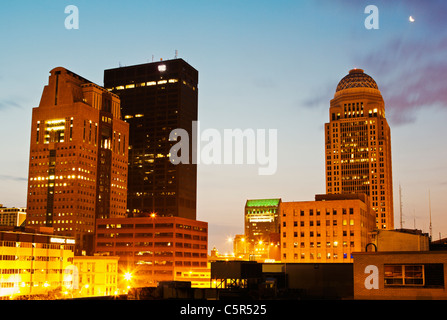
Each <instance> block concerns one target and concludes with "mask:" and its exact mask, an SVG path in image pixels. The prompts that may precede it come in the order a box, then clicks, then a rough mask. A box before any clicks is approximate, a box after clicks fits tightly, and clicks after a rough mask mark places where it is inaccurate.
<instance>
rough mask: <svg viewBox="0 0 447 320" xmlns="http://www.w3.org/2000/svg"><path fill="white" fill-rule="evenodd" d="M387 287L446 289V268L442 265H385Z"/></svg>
mask: <svg viewBox="0 0 447 320" xmlns="http://www.w3.org/2000/svg"><path fill="white" fill-rule="evenodd" d="M384 273H385V276H384V279H385V286H406V287H414V286H423V287H444V266H443V264H441V263H434V264H424V265H385V267H384Z"/></svg>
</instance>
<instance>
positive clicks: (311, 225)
mask: <svg viewBox="0 0 447 320" xmlns="http://www.w3.org/2000/svg"><path fill="white" fill-rule="evenodd" d="M308 222H309V227H313V226H314V225H315V226H317V227H319V226H320V225H321V223H320V220H316V221H313V220H310V221H308ZM331 225H332V226H337V225H338V220H332V224H331V220H326V227H330V226H331ZM342 225H343V226H347V225H348V220H346V219H343V220H342ZM349 225H350V226H353V225H354V219H350V220H349ZM282 226H283V227H284V228H285V227H286V226H287V222H286V221H283V223H282ZM293 226H294V227H298V221H293ZM305 226H306V222H305V221H303V220H301V221H300V227H305Z"/></svg>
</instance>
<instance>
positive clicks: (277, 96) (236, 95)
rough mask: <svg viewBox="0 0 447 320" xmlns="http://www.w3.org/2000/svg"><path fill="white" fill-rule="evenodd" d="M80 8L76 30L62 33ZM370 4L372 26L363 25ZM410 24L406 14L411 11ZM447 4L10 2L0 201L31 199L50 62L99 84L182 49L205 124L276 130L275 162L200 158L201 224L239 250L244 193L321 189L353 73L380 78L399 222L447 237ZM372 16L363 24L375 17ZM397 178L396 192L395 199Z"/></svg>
mask: <svg viewBox="0 0 447 320" xmlns="http://www.w3.org/2000/svg"><path fill="white" fill-rule="evenodd" d="M68 5H74V6H76V7H77V8H78V14H79V15H78V17H79V28H78V29H67V28H66V27H65V20H66V18H67V17H69V14H70V12H69V13H65V7H66V6H68ZM368 5H375V6H376V8H377V9H378V15H377V18H378V19H376V20H374V21H375V22H378V29H368V28H366V27H365V20H368V18H369V17H370V14H371V12H370V11H367V13H365V8H366V7H367V6H368ZM410 16H412V17H413V18H414V22H410V21H409V17H410ZM446 16H447V2H445V1H442V0H439V1H435V0H431V1H415V0H407V1H376V0H368V1H361V0H359V1H349V0H315V1H310V0H307V1H306V0H304V1H286V0H279V1H273V0H269V1H266V0H256V1H253V0H244V1H233V0H228V1H224V0H190V1H182V0H170V1H151V0H145V1H142V0H141V1H140V0H134V1H125V2H123V1H83V0H71V1H3V2H2V10H1V11H0V40H1V43H2V46H1V49H0V150H1V151H0V154H1V156H0V203H2V204H3V205H4V206H8V207H13V206H14V207H24V206H26V190H27V176H28V164H29V143H30V127H31V112H32V108H34V107H37V106H38V104H39V101H40V97H41V94H42V90H43V87H44V86H45V85H46V84H47V81H48V76H49V71H50V70H51V69H53V68H55V67H58V66H62V67H65V68H67V69H69V70H71V71H73V72H75V73H77V74H79V75H81V76H83V77H84V78H87V79H89V80H90V81H92V82H94V83H96V84H98V85H103V72H104V70H105V69H109V68H115V67H118V66H120V65H123V66H129V65H134V64H141V63H146V62H151V61H158V60H160V59H164V60H167V59H173V58H174V57H175V54H176V50H177V54H178V57H179V58H182V59H184V60H185V61H187V62H188V63H189V64H191V65H192V66H193V67H194V68H196V69H197V70H198V71H199V86H198V88H199V121H200V128H201V129H202V130H207V129H216V130H218V131H219V132H223V130H225V129H237V128H239V129H242V130H245V129H248V130H258V129H260V130H266V132H268V130H269V129H274V130H276V132H277V153H276V159H277V169H276V171H275V172H274V174H271V175H259V173H258V168H259V165H257V164H255V165H250V164H241V165H236V164H221V165H217V164H214V165H207V164H200V165H199V166H198V190H197V191H198V199H197V200H198V203H197V207H198V209H197V210H198V211H197V219H198V220H201V221H206V222H208V224H209V248H210V249H211V248H213V247H216V248H217V249H218V250H219V252H221V253H225V252H228V253H229V252H231V250H232V246H231V243H228V242H227V239H228V237H234V235H236V234H243V232H244V205H245V202H246V200H247V199H258V198H281V199H282V200H283V201H308V200H313V199H314V196H315V194H321V193H324V192H325V171H324V135H323V128H324V123H326V122H328V121H329V103H330V100H331V99H332V98H333V95H334V93H335V88H336V86H337V84H338V82H339V81H340V80H341V79H342V78H343V77H344V76H345V75H346V74H348V72H349V70H350V69H352V68H361V69H364V71H365V73H367V74H369V75H370V76H372V77H373V78H374V79H375V81H376V82H377V84H378V87H379V90H380V91H381V93H382V96H383V98H384V101H385V108H386V114H387V119H388V122H389V125H390V127H391V139H392V161H393V184H394V207H395V209H394V212H395V227H396V228H399V227H400V206H401V205H402V220H403V225H402V226H403V227H404V228H417V229H421V230H422V231H424V232H429V225H430V219H429V216H430V212H431V220H432V225H433V229H432V230H433V239H435V240H436V239H438V238H439V237H440V235H441V236H442V237H446V235H447V212H446V209H445V208H446V207H447V203H446V202H447V197H446V196H445V195H446V194H447V148H446V146H447V142H446V139H445V137H447V126H446V125H445V123H446V122H447V77H446V76H445V75H446V72H447V60H446V59H445V54H446V51H447V19H446V18H445V17H446ZM368 21H369V20H368ZM399 186H400V187H401V190H402V192H401V197H399Z"/></svg>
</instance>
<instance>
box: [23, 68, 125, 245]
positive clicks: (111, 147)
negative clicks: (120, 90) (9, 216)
mask: <svg viewBox="0 0 447 320" xmlns="http://www.w3.org/2000/svg"><path fill="white" fill-rule="evenodd" d="M128 140H129V125H128V124H127V123H126V122H124V121H123V120H121V116H120V101H119V98H118V96H116V95H115V94H113V93H110V92H108V91H107V90H105V89H104V88H102V87H100V86H98V85H96V84H94V83H92V82H90V81H88V80H86V79H84V78H82V77H81V76H79V75H77V74H75V73H73V72H71V71H69V70H67V69H65V68H61V67H58V68H55V69H53V70H51V71H50V77H49V81H48V85H46V86H45V87H44V90H43V93H42V98H41V101H40V104H39V107H37V108H33V114H32V125H31V144H30V162H29V180H28V199H27V208H28V211H27V219H26V221H27V222H26V223H27V225H28V226H31V227H51V228H53V230H54V233H55V234H59V235H65V236H71V237H75V239H76V244H77V247H76V249H77V250H85V249H86V239H87V238H88V237H86V236H88V235H93V234H94V229H95V220H96V218H112V217H124V216H125V215H126V207H127V206H126V201H127V193H126V187H127V155H128V147H127V146H128ZM77 252H78V253H79V251H77Z"/></svg>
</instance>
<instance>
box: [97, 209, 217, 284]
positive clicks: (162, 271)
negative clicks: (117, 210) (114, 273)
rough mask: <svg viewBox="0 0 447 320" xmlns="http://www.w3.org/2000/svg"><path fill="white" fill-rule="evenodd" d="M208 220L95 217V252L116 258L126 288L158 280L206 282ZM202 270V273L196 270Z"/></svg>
mask: <svg viewBox="0 0 447 320" xmlns="http://www.w3.org/2000/svg"><path fill="white" fill-rule="evenodd" d="M207 247H208V223H206V222H203V221H198V220H192V219H186V218H180V217H158V216H155V215H154V216H141V217H129V218H110V219H98V220H97V222H96V239H95V251H96V252H97V253H102V254H109V255H111V256H118V257H120V260H119V275H118V276H119V278H120V279H121V278H122V277H124V276H125V278H126V280H127V282H126V283H124V284H123V286H124V288H127V287H150V286H152V287H154V286H157V283H158V282H160V281H190V280H191V277H190V276H189V275H191V274H192V273H194V274H195V275H199V277H200V275H204V278H203V279H199V278H197V277H195V278H194V280H193V282H194V283H195V284H196V285H198V286H202V284H199V282H203V285H205V284H209V267H208V261H207V258H208V255H207ZM198 269H202V271H203V272H198V271H197V270H198Z"/></svg>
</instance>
